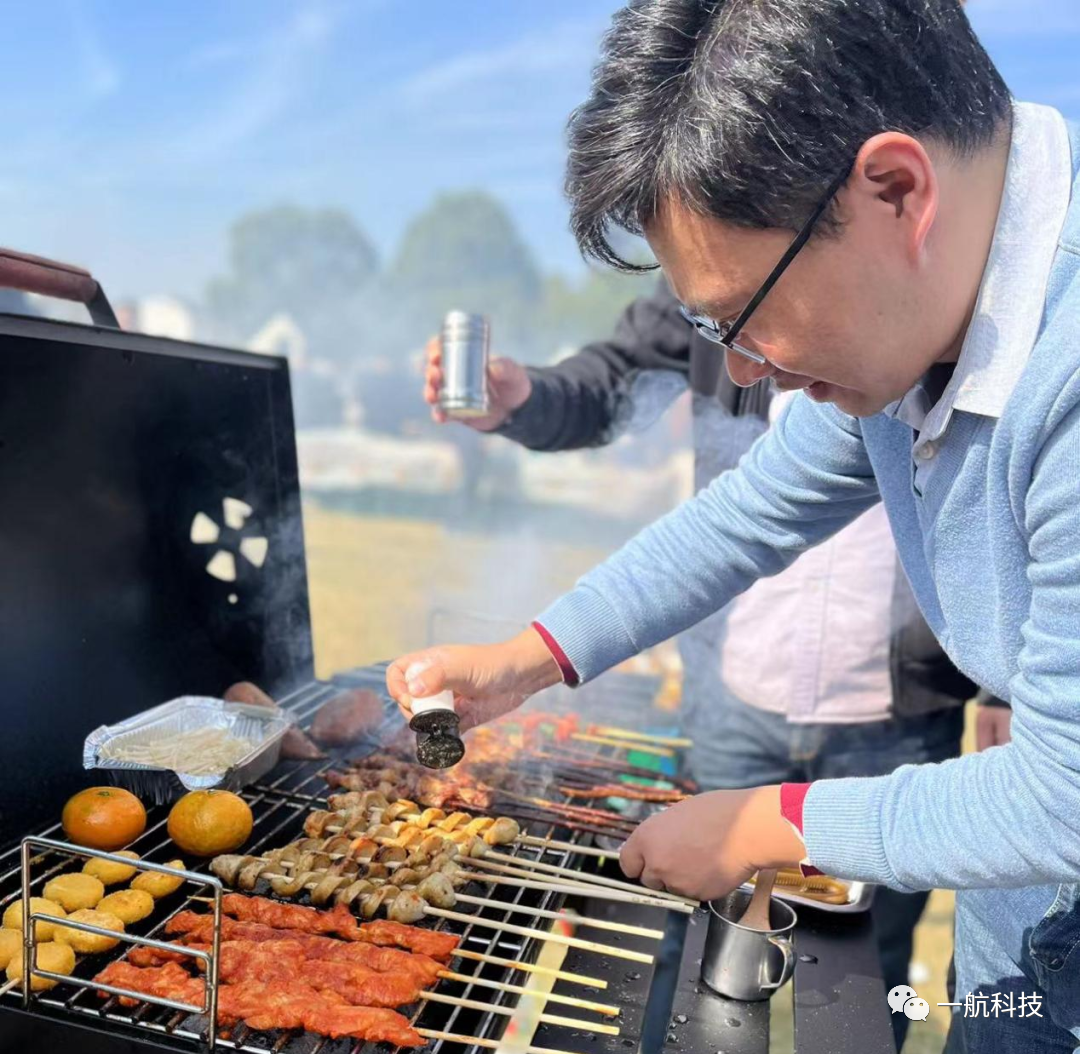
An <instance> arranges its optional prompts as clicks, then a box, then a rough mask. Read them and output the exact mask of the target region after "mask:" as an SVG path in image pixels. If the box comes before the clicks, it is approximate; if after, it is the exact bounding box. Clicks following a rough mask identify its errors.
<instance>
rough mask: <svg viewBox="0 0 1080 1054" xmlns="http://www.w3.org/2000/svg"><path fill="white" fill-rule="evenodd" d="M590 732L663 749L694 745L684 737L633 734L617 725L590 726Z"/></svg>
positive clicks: (642, 733)
mask: <svg viewBox="0 0 1080 1054" xmlns="http://www.w3.org/2000/svg"><path fill="white" fill-rule="evenodd" d="M587 731H588V732H590V733H592V734H593V735H597V736H611V738H612V739H629V740H633V741H635V742H638V743H656V744H657V745H658V746H661V747H676V748H678V747H685V748H689V747H692V746H693V745H694V741H693V740H692V739H686V738H685V737H683V736H663V735H656V734H653V733H650V732H632V731H631V730H630V729H629V728H618V727H617V726H615V725H589V727H588V729H587Z"/></svg>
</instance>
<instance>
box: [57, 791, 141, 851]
mask: <svg viewBox="0 0 1080 1054" xmlns="http://www.w3.org/2000/svg"><path fill="white" fill-rule="evenodd" d="M60 820H61V823H62V824H63V827H64V833H65V834H67V836H68V838H70V839H71V840H72V841H73V842H74V843H75V844H76V845H85V846H89V847H90V848H91V849H106V850H111V849H121V848H123V847H124V846H125V845H130V843H132V842H134V841H135V839H136V838H138V837H139V835H140V834H142V833H143V831H145V830H146V809H144V808H143V803H142V802H141V801H139V799H138V798H136V797H135V795H134V794H132V793H131V791H126V790H124V789H123V788H122V787H87V788H86V790H82V791H79V793H78V794H75V795H73V796H72V797H70V798H69V799H68V802H67V805H65V806H64V812H63V814H62V816H61V818H60Z"/></svg>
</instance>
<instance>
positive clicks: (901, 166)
mask: <svg viewBox="0 0 1080 1054" xmlns="http://www.w3.org/2000/svg"><path fill="white" fill-rule="evenodd" d="M848 189H849V190H851V191H854V192H855V193H856V194H858V195H859V196H860V197H861V198H862V201H863V204H864V205H870V207H872V208H874V209H875V210H880V209H883V208H884V209H888V210H889V212H890V214H891V218H892V219H895V220H896V221H898V222H899V223H901V224H902V225H903V228H904V233H905V240H906V242H907V244H908V247H909V249H910V250H911V252H913V253H915V254H918V253H920V252H921V251H922V249H923V246H924V245H925V243H926V239H927V236H928V235H929V233H930V230H931V228H932V227H933V225H934V220H935V218H936V217H937V208H938V182H937V174H936V172H935V171H934V163H933V161H932V160H931V159H930V155H929V154H928V153H927V152H926V149H925V147H924V146H923V145H922V143H920V142H919V141H918V139H915V138H913V137H912V136H910V135H904V134H903V133H901V132H883V133H882V134H880V135H876V136H874V137H873V138H872V139H868V140H867V141H866V142H865V143H864V144H863V146H862V149H861V150H860V151H859V156H858V158H857V159H856V161H855V168H854V172H853V175H852V179H851V180H849V181H848Z"/></svg>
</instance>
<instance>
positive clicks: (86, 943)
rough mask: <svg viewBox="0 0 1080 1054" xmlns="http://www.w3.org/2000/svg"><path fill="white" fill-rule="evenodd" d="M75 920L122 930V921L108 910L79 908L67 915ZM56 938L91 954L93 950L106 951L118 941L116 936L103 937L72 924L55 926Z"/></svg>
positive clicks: (120, 931)
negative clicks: (76, 927)
mask: <svg viewBox="0 0 1080 1054" xmlns="http://www.w3.org/2000/svg"><path fill="white" fill-rule="evenodd" d="M68 918H69V919H73V920H74V921H75V922H88V923H90V924H91V925H92V926H101V927H102V928H103V929H107V930H116V932H117V933H123V932H124V923H123V922H122V921H121V920H120V918H119V917H118V916H116V915H114V914H112V912H110V911H95V910H94V909H93V908H80V909H79V910H78V911H73V912H72V913H71V914H70V915H68ZM56 940H57V943H59V944H70V945H71V947H72V948H73V949H74V950H75V951H77V952H83V953H85V954H86V955H93V954H94V953H95V952H107V951H110V950H111V949H113V948H115V947H116V946H117V945H118V944H119V943H120V941H119V939H118V938H114V937H104V936H102V935H101V934H100V933H86V932H85V931H83V930H77V929H75V928H74V927H72V926H57V927H56Z"/></svg>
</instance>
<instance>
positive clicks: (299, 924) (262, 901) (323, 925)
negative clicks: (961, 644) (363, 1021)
mask: <svg viewBox="0 0 1080 1054" xmlns="http://www.w3.org/2000/svg"><path fill="white" fill-rule="evenodd" d="M191 899H192V900H199V899H200V898H199V897H192V898H191ZM221 910H222V911H223V912H225V914H227V915H231V916H234V917H236V918H239V919H240V920H241V921H243V922H248V921H250V922H263V921H266V922H269V923H273V922H278V923H283V925H282V926H281V928H282V929H295V930H299V931H300V932H305V933H316V934H328V933H337V934H339V935H340V936H342V937H344V938H345V939H346V940H362V939H363V938H361V937H356V936H354V934H356V933H358V931H359V930H360V926H359V924H358V923H357V921H356V919H355V917H354V916H353V915H352V913H351V912H350V911H349V910H348V909H347V908H346V907H345V906H344V905H343V904H339V905H337V906H336V907H335V908H334V909H333V910H332V911H318V910H316V909H315V908H308V907H304V906H303V905H300V904H282V903H279V902H278V901H276V900H270V899H268V898H266V897H247V896H244V895H242V894H239V893H227V894H226V895H225V896H224V897H222V902H221ZM451 914H455V915H456V913H451ZM463 918H464V919H465V920H466V921H469V922H472V921H473V919H472V916H470V915H465V916H463ZM508 928H509V929H510V930H511V931H512V932H513V931H518V930H520V929H521V927H517V926H514V927H508ZM537 934H539V936H541V937H542V938H544V939H545V940H548V939H551V940H554V939H555V938H556V937H560V936H562V935H561V934H551V933H543V932H542V931H538V930H528V931H523V934H522V935H524V936H535V935H537ZM583 943H585V944H588V943H589V942H588V941H585V942H583ZM586 950H592V949H586ZM647 958H648V959H649V961H650V962H651V961H652V957H651V956H648V957H647ZM637 961H640V959H639V960H637ZM436 976H438V977H440V978H443V979H444V980H448V981H461V982H463V983H466V984H474V985H478V986H480V987H481V988H494V989H495V990H496V991H499V992H509V993H511V994H512V995H524V994H526V993H527V991H528V990H527V989H525V988H522V987H521V986H520V985H514V984H504V983H503V982H501V981H489V980H487V979H486V978H482V977H473V976H468V975H465V974H459V973H454V972H453V971H452V970H442V971H440V972H439V973H438V974H437V975H436ZM544 998H545V999H546V1000H548V1001H549V1002H552V1003H562V1004H563V1005H564V1006H574V1007H579V1008H580V1009H582V1010H592V1011H594V1012H595V1013H598V1014H604V1015H605V1016H608V1017H614V1016H616V1015H617V1014H618V1013H619V1008H618V1007H616V1006H611V1005H610V1004H607V1003H596V1002H592V1001H591V1000H588V999H578V998H577V997H576V996H569V995H558V994H556V993H551V994H549V995H546V996H545V997H544Z"/></svg>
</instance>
